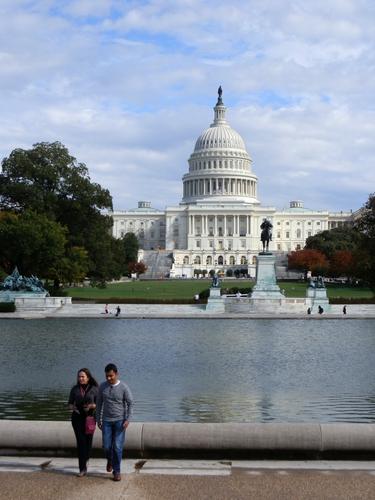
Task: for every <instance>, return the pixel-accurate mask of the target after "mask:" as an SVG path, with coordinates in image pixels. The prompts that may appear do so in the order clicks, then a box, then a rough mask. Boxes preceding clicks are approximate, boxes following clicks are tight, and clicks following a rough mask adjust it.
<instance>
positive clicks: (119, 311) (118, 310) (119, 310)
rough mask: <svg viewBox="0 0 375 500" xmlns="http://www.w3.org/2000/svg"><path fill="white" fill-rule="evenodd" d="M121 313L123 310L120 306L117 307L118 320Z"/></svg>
mask: <svg viewBox="0 0 375 500" xmlns="http://www.w3.org/2000/svg"><path fill="white" fill-rule="evenodd" d="M120 313H121V308H120V306H117V307H116V314H115V316H116V318H118V317H119V316H120Z"/></svg>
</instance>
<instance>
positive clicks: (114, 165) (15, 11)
mask: <svg viewBox="0 0 375 500" xmlns="http://www.w3.org/2000/svg"><path fill="white" fill-rule="evenodd" d="M374 24H375V3H374V2H373V1H372V0H314V1H312V0H310V1H309V0H304V1H302V0H294V1H293V2H290V1H287V0H285V1H283V0H255V1H253V0H244V1H242V0H232V1H231V2H227V1H225V2H224V1H221V0H215V1H213V0H206V1H198V0H173V1H172V0H171V1H169V0H151V1H131V0H130V1H126V0H65V1H62V0H59V1H55V0H35V1H33V0H2V1H1V2H0V105H1V113H0V126H1V134H0V156H1V158H3V157H6V156H8V155H9V153H10V152H11V151H12V149H14V148H16V147H22V148H30V147H31V146H32V144H33V143H36V142H40V141H55V140H59V141H61V142H62V143H63V144H65V145H66V146H67V147H68V148H69V150H70V152H71V153H72V154H73V155H74V156H75V157H76V158H77V159H78V160H79V161H82V162H84V163H86V165H87V166H88V168H89V171H90V174H91V177H92V179H93V180H94V181H96V182H99V183H100V184H101V185H102V186H104V187H107V188H108V189H109V190H110V192H111V194H112V196H113V200H114V207H115V209H126V208H133V207H134V206H136V204H137V201H138V200H149V201H151V202H152V205H153V206H155V207H156V208H164V207H165V206H166V205H175V204H178V203H179V202H180V200H181V193H182V182H181V178H182V176H183V174H184V173H185V172H186V171H187V159H188V157H189V155H190V154H191V152H192V151H193V149H194V144H195V141H196V139H197V137H198V136H199V135H200V133H201V132H202V131H203V130H204V129H205V128H206V127H208V126H209V124H210V123H211V122H212V116H213V111H212V107H213V106H214V104H215V102H216V97H217V94H216V91H217V88H218V86H219V85H220V84H221V85H222V87H223V90H224V93H223V100H224V103H225V104H226V106H227V107H228V112H227V118H228V121H229V123H230V124H231V125H232V127H233V128H234V129H235V130H237V131H238V132H239V133H240V134H241V135H242V137H243V138H244V140H245V143H246V146H247V149H248V152H249V154H250V156H251V157H252V159H253V171H254V172H255V173H256V175H257V176H258V178H259V184H258V186H259V198H260V201H261V202H262V204H264V205H267V206H275V207H277V208H282V207H285V206H287V205H288V203H289V201H290V200H292V199H301V200H303V201H304V202H305V206H306V207H309V208H314V209H330V210H349V209H353V210H355V209H357V208H359V207H360V206H362V204H363V203H364V202H365V201H366V199H367V197H368V194H369V193H370V192H374V191H375V165H374V158H375V141H374V137H375V103H374V95H375V47H374V45H375V42H374V36H373V26H374Z"/></svg>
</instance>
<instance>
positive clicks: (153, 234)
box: [150, 231, 155, 239]
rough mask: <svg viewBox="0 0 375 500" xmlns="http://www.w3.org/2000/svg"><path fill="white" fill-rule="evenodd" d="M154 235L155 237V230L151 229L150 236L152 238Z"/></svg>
mask: <svg viewBox="0 0 375 500" xmlns="http://www.w3.org/2000/svg"><path fill="white" fill-rule="evenodd" d="M154 237H155V233H154V231H150V238H151V239H152V238H154Z"/></svg>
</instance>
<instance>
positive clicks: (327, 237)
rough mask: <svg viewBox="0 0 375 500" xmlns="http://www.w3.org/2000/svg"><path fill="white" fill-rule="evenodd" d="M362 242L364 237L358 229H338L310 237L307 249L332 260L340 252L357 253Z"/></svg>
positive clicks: (307, 241)
mask: <svg viewBox="0 0 375 500" xmlns="http://www.w3.org/2000/svg"><path fill="white" fill-rule="evenodd" d="M361 241H362V235H361V233H360V232H359V231H358V230H357V229H356V228H352V227H338V228H334V229H331V230H327V231H322V232H320V233H318V234H316V235H314V236H310V237H309V238H307V240H306V245H305V249H310V250H318V251H319V252H321V253H323V254H324V255H325V256H326V257H327V258H328V259H331V258H332V256H333V255H334V253H335V252H338V251H342V250H346V251H349V252H352V253H353V252H355V251H356V250H357V248H358V247H359V245H360V244H361Z"/></svg>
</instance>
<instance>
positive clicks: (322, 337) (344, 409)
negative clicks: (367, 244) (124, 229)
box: [0, 318, 375, 422]
mask: <svg viewBox="0 0 375 500" xmlns="http://www.w3.org/2000/svg"><path fill="white" fill-rule="evenodd" d="M0 346H1V351H0V418H13V419H14V418H16V419H35V420H66V419H68V418H69V417H68V413H67V411H66V400H67V397H68V394H69V390H70V387H71V386H72V385H73V383H74V381H75V376H76V371H77V370H78V369H79V368H82V367H85V366H86V367H88V368H90V370H92V372H93V373H94V375H95V376H96V377H97V378H98V380H99V381H102V380H103V377H104V373H103V368H104V366H105V365H106V364H107V363H109V362H114V363H116V364H117V365H118V367H119V369H120V372H121V375H122V377H121V378H123V379H124V380H125V381H127V383H128V384H129V386H130V387H131V389H132V391H133V394H134V397H135V400H136V406H135V414H134V419H135V420H138V421H179V422H183V421H184V422H271V421H273V422H313V421H322V422H338V421H344V422H374V421H375V377H374V366H375V321H374V320H350V319H345V320H330V319H325V320H320V321H319V320H314V321H312V320H211V319H210V320H208V319H186V320H181V319H169V320H165V319H149V320H147V319H139V320H135V319H118V320H114V319H79V318H74V319H73V318H72V319H41V320H0Z"/></svg>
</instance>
